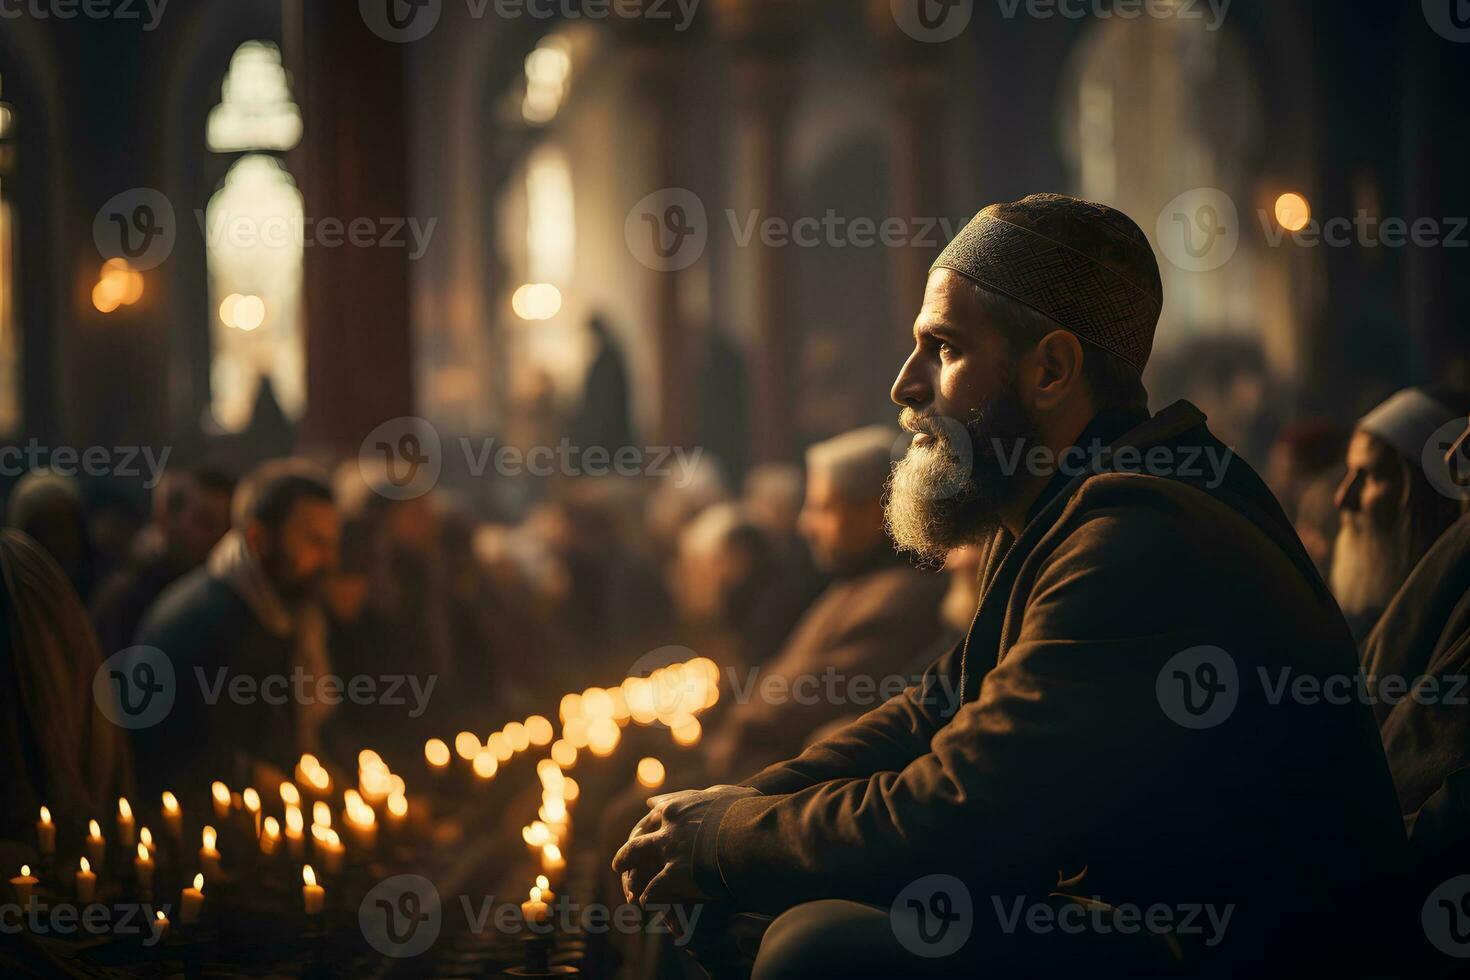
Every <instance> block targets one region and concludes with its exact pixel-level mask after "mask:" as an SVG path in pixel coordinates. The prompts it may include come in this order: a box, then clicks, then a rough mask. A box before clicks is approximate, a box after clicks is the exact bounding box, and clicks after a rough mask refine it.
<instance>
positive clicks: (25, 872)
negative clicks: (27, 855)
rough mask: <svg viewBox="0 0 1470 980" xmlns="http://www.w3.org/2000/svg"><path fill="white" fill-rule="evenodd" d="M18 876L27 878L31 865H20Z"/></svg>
mask: <svg viewBox="0 0 1470 980" xmlns="http://www.w3.org/2000/svg"><path fill="white" fill-rule="evenodd" d="M20 876H21V877H22V878H29V877H30V876H31V866H30V865H29V864H22V865H21V866H20Z"/></svg>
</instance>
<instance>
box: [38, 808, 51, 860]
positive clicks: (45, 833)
mask: <svg viewBox="0 0 1470 980" xmlns="http://www.w3.org/2000/svg"><path fill="white" fill-rule="evenodd" d="M36 846H37V848H38V849H39V850H40V852H41V856H42V857H50V856H51V855H52V854H55V853H56V824H54V823H52V822H51V811H50V810H49V809H47V808H46V807H44V806H43V807H41V819H40V820H37V821H36Z"/></svg>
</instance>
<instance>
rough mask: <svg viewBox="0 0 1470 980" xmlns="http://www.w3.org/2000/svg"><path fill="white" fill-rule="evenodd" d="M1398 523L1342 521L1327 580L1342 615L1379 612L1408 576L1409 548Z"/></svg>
mask: <svg viewBox="0 0 1470 980" xmlns="http://www.w3.org/2000/svg"><path fill="white" fill-rule="evenodd" d="M1406 538H1407V533H1406V530H1405V527H1404V522H1403V521H1402V520H1400V521H1396V522H1395V523H1394V525H1393V526H1392V527H1389V528H1377V527H1373V526H1371V525H1370V524H1368V522H1367V521H1366V520H1365V521H1363V522H1362V523H1361V524H1358V523H1354V522H1353V521H1352V520H1351V519H1350V518H1347V517H1345V518H1344V520H1343V522H1342V525H1341V526H1340V527H1339V528H1338V531H1337V542H1336V544H1335V545H1334V546H1333V548H1332V570H1331V572H1330V573H1329V576H1328V580H1329V582H1330V583H1331V585H1332V594H1333V595H1334V596H1336V597H1337V604H1338V606H1339V607H1341V609H1342V611H1343V613H1344V614H1345V615H1348V616H1356V615H1360V614H1362V613H1365V612H1372V611H1373V610H1382V609H1383V608H1384V607H1385V606H1387V605H1388V603H1389V600H1391V599H1392V598H1393V597H1394V593H1396V592H1398V590H1399V587H1400V586H1401V585H1403V584H1404V579H1406V578H1408V576H1409V548H1408V542H1407V540H1406Z"/></svg>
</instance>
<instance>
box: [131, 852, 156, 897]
mask: <svg viewBox="0 0 1470 980" xmlns="http://www.w3.org/2000/svg"><path fill="white" fill-rule="evenodd" d="M133 870H134V871H136V872H137V873H138V889H139V890H140V891H145V892H146V891H149V890H150V889H152V888H153V855H151V854H149V853H148V846H147V845H146V844H139V845H138V856H137V858H135V859H134V860H133Z"/></svg>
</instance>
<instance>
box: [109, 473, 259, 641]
mask: <svg viewBox="0 0 1470 980" xmlns="http://www.w3.org/2000/svg"><path fill="white" fill-rule="evenodd" d="M234 493H235V479H234V477H232V476H230V475H229V474H228V473H225V472H223V471H222V470H217V469H214V468H213V467H203V466H202V467H198V468H196V469H194V470H191V471H188V472H179V473H170V474H165V475H164V478H163V481H162V483H160V484H159V486H158V488H157V490H156V491H155V492H154V497H153V519H152V522H151V523H150V524H149V526H148V527H146V528H144V529H143V530H142V531H141V532H139V534H138V535H137V537H136V538H135V539H134V541H133V545H132V548H131V549H130V551H131V554H130V555H129V557H128V560H127V562H126V563H125V564H124V565H123V567H122V568H120V569H118V570H117V571H115V572H113V573H112V575H110V576H108V578H107V579H106V580H105V581H104V582H103V583H102V585H101V586H100V587H99V588H98V590H97V595H96V596H95V597H94V598H93V600H92V624H93V626H95V627H96V630H97V641H98V642H99V643H100V644H101V645H102V649H103V650H104V651H105V652H106V653H107V654H108V655H111V654H114V653H116V652H117V651H119V650H122V649H124V648H125V647H127V646H128V645H129V644H131V643H132V642H133V637H134V636H135V635H136V633H137V631H138V624H139V623H140V622H142V620H143V615H144V613H146V612H147V611H148V607H149V606H151V605H152V604H153V601H154V600H155V599H157V598H158V596H159V594H160V593H162V592H163V590H164V589H166V588H168V586H169V585H171V584H173V582H174V581H175V580H177V579H178V578H179V576H181V575H183V574H184V573H185V572H188V571H190V570H192V569H194V568H197V567H198V566H199V565H201V564H202V563H203V562H204V559H206V558H207V557H209V552H210V550H211V549H212V548H213V547H214V546H215V545H216V544H218V543H219V540H220V538H222V537H224V536H225V533H226V532H227V531H229V529H230V500H231V498H232V497H233V496H234Z"/></svg>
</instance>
